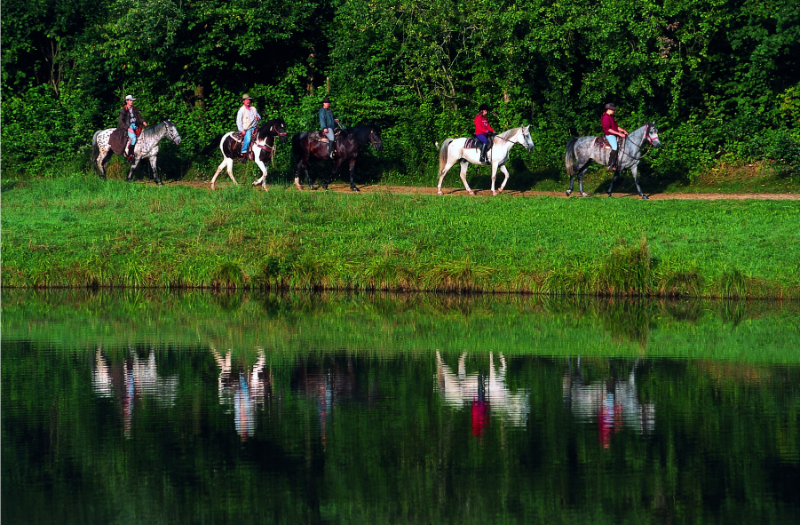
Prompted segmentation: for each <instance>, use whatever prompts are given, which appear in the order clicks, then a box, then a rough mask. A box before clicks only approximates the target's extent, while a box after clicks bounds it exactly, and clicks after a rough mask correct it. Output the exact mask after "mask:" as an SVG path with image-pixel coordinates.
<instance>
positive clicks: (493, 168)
mask: <svg viewBox="0 0 800 525" xmlns="http://www.w3.org/2000/svg"><path fill="white" fill-rule="evenodd" d="M495 179H497V166H495V165H494V163H492V195H497V190H496V189H494V183H495Z"/></svg>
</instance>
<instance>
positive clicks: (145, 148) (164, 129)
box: [92, 120, 181, 186]
mask: <svg viewBox="0 0 800 525" xmlns="http://www.w3.org/2000/svg"><path fill="white" fill-rule="evenodd" d="M116 129H117V128H110V129H103V130H100V131H96V132H95V134H94V136H93V137H92V162H94V163H96V164H97V168H98V169H99V170H100V178H101V179H105V178H106V166H107V165H108V159H109V158H110V157H111V152H112V149H111V144H110V138H111V134H112V133H114V132H115V131H116ZM164 137H167V138H168V139H170V140H171V141H172V142H174V143H175V144H180V143H181V136H180V134H179V133H178V128H176V127H175V124H174V123H173V122H172V121H171V120H165V121H164V122H159V123H158V124H156V125H155V126H148V127H146V128H144V131H142V134H141V135H140V136H139V140H137V141H136V146H134V150H133V155H134V157H133V164H132V165H131V169H130V171H129V172H128V179H127V180H128V182H130V181H131V180H133V171H134V170H135V169H136V166H138V165H139V161H140V160H142V159H150V167H151V168H152V169H153V180H154V181H156V184H158V185H159V186H160V185H161V180H160V179H159V178H158V171H156V160H157V157H158V143H159V141H160V140H161V139H163V138H164ZM116 153H119V154H120V155H121V154H122V153H121V152H116Z"/></svg>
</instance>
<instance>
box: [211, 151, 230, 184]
mask: <svg viewBox="0 0 800 525" xmlns="http://www.w3.org/2000/svg"><path fill="white" fill-rule="evenodd" d="M226 164H228V159H227V158H226V157H225V156H224V155H223V157H222V162H220V163H219V166H218V167H217V171H215V172H214V176H213V177H211V189H212V190H213V189H214V185H215V184H216V182H217V177H218V176H219V174H220V172H221V171H222V169H223V168H224V167H225V165H226Z"/></svg>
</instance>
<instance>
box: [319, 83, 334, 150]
mask: <svg viewBox="0 0 800 525" xmlns="http://www.w3.org/2000/svg"><path fill="white" fill-rule="evenodd" d="M338 123H339V119H338V118H334V117H333V111H331V100H330V99H329V98H328V97H325V98H323V99H322V107H321V108H320V110H319V125H320V129H321V130H322V133H323V134H324V135H325V136H326V137H327V138H328V156H329V157H330V158H333V157H334V152H335V151H336V149H335V148H334V141H335V140H336V135H335V134H334V127H335V126H336V124H338Z"/></svg>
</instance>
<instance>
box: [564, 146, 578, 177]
mask: <svg viewBox="0 0 800 525" xmlns="http://www.w3.org/2000/svg"><path fill="white" fill-rule="evenodd" d="M576 142H578V139H570V141H569V142H567V150H566V151H565V152H564V165H565V166H566V168H567V175H569V176H570V177H572V176H573V175H574V174H575V143H576Z"/></svg>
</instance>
